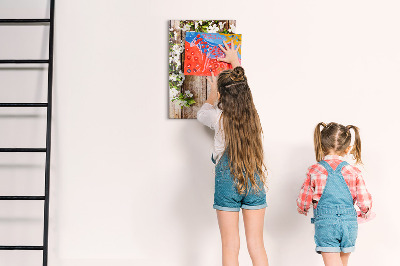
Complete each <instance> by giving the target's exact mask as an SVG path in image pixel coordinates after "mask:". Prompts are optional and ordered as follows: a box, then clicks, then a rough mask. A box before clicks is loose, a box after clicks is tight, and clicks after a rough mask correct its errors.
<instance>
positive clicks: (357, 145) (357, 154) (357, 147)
mask: <svg viewBox="0 0 400 266" xmlns="http://www.w3.org/2000/svg"><path fill="white" fill-rule="evenodd" d="M346 128H347V130H350V129H353V130H354V134H355V135H354V146H353V149H352V150H351V152H350V153H351V154H353V157H354V159H355V160H356V163H358V164H362V161H361V138H360V132H359V129H358V127H356V126H353V125H348V126H347V127H346Z"/></svg>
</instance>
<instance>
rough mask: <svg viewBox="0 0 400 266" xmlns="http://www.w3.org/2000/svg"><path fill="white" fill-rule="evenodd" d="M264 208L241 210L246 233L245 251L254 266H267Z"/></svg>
mask: <svg viewBox="0 0 400 266" xmlns="http://www.w3.org/2000/svg"><path fill="white" fill-rule="evenodd" d="M264 215H265V208H263V209H259V210H246V209H243V221H244V228H245V232H246V241H247V249H248V250H249V254H250V257H251V261H252V262H253V265H254V266H267V265H268V257H267V253H266V251H265V247H264V238H263V231H264Z"/></svg>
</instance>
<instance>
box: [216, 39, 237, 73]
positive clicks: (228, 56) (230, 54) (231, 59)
mask: <svg viewBox="0 0 400 266" xmlns="http://www.w3.org/2000/svg"><path fill="white" fill-rule="evenodd" d="M218 46H219V48H221V50H222V51H223V52H224V53H225V57H218V58H217V60H218V61H222V62H226V63H228V64H232V67H233V68H235V67H237V66H240V63H239V57H238V51H239V48H240V44H239V45H238V46H237V47H236V49H235V48H234V47H235V45H234V44H233V41H231V47H229V46H228V44H227V43H226V42H225V41H224V46H225V47H223V46H222V45H221V44H218Z"/></svg>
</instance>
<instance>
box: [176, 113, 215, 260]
mask: <svg viewBox="0 0 400 266" xmlns="http://www.w3.org/2000/svg"><path fill="white" fill-rule="evenodd" d="M195 123H196V124H193V123H185V124H186V127H185V129H184V130H182V131H181V133H182V134H181V135H179V136H178V138H179V139H180V140H181V142H182V145H183V146H184V147H186V154H185V156H184V158H183V160H184V161H183V162H182V166H183V167H184V168H185V170H184V171H183V172H185V173H187V175H186V177H185V178H184V179H183V182H181V184H180V190H179V194H177V195H176V199H175V204H174V206H175V209H174V215H175V217H176V219H177V221H178V222H179V223H180V224H179V226H178V227H179V228H180V230H181V233H182V235H183V236H184V237H183V239H184V240H183V241H184V243H183V244H182V247H184V249H183V250H180V251H179V252H180V253H181V255H180V256H181V257H182V258H183V259H182V261H183V264H182V265H191V266H203V265H204V264H203V263H202V257H204V254H202V252H201V251H202V250H204V248H206V247H205V246H204V243H206V242H207V239H206V238H207V237H208V236H209V235H210V233H211V230H210V229H212V228H214V227H216V226H217V222H216V218H215V212H214V211H213V209H212V203H213V195H214V172H213V167H214V164H213V163H212V162H211V153H210V151H211V149H209V148H208V147H211V145H210V146H206V147H205V146H204V140H203V141H196V140H195V139H194V138H193V136H198V135H199V131H200V132H201V131H203V132H201V133H206V134H207V138H208V139H209V142H210V143H213V139H214V131H212V130H210V129H208V128H207V127H205V126H203V125H201V124H200V123H197V121H196V122H195Z"/></svg>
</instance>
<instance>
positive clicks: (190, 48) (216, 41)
mask: <svg viewBox="0 0 400 266" xmlns="http://www.w3.org/2000/svg"><path fill="white" fill-rule="evenodd" d="M224 41H225V42H226V43H228V46H230V42H231V41H233V44H234V46H235V47H237V46H238V45H239V44H240V43H241V41H242V37H241V35H240V34H226V33H199V32H186V38H185V56H184V74H185V75H194V76H211V75H212V73H213V74H214V75H215V76H217V75H218V74H219V73H220V72H221V71H223V70H225V69H232V66H231V64H227V63H225V62H222V61H218V60H217V58H218V57H224V52H222V50H221V48H220V47H219V46H218V45H222V46H224V43H223V42H224ZM240 52H241V51H240V48H239V60H240V57H241V56H240Z"/></svg>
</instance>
